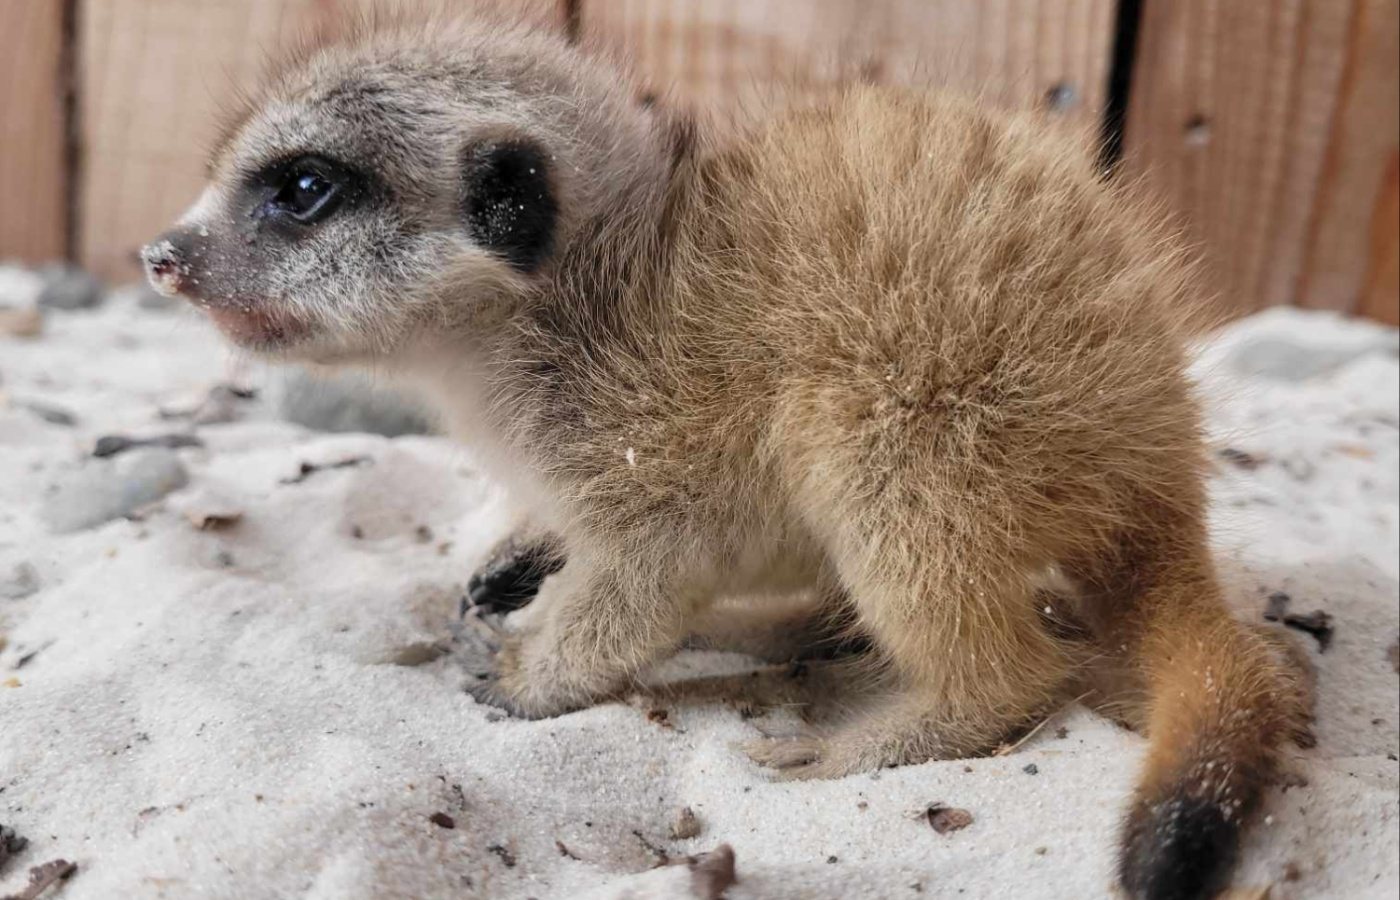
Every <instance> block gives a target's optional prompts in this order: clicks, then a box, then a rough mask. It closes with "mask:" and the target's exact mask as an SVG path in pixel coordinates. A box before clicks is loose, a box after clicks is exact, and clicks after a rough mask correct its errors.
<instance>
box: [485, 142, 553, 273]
mask: <svg viewBox="0 0 1400 900" xmlns="http://www.w3.org/2000/svg"><path fill="white" fill-rule="evenodd" d="M462 189H463V197H462V213H463V215H464V217H465V218H466V222H467V229H468V230H469V231H470V232H471V236H472V238H473V239H474V240H476V241H477V242H478V243H480V244H481V245H482V246H483V247H485V248H486V249H487V250H489V251H491V252H492V253H495V254H497V255H499V256H501V257H502V258H504V259H505V260H506V262H508V263H510V264H511V265H512V266H514V267H515V268H516V269H518V270H520V271H522V272H532V271H534V270H535V269H537V268H539V266H540V264H541V263H543V262H544V261H545V260H546V259H547V258H548V257H549V254H550V252H551V251H553V249H554V232H555V228H556V225H557V222H558V218H559V204H558V201H557V200H556V199H555V196H554V187H553V185H552V183H551V181H550V171H549V168H548V163H547V160H546V157H545V154H544V152H543V151H542V150H541V149H540V147H539V146H538V145H536V144H534V143H532V142H530V141H528V140H522V139H515V138H512V139H506V140H499V141H486V142H482V143H477V144H473V145H472V146H470V147H468V148H467V149H466V151H465V153H463V159H462Z"/></svg>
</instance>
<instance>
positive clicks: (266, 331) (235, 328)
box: [199, 303, 311, 348]
mask: <svg viewBox="0 0 1400 900" xmlns="http://www.w3.org/2000/svg"><path fill="white" fill-rule="evenodd" d="M199 306H200V307H201V308H202V309H203V310H204V313H205V314H206V315H207V316H209V318H210V320H211V321H213V323H214V325H215V326H217V327H218V329H219V330H220V331H221V332H223V333H224V335H225V336H226V337H228V338H229V339H230V340H232V341H234V342H235V343H237V344H241V345H243V346H247V347H254V348H273V347H283V346H286V345H287V344H291V343H293V342H295V341H297V340H299V339H301V338H304V337H306V336H307V335H308V334H309V333H310V330H311V329H310V326H308V325H307V324H306V323H305V322H303V321H301V320H299V319H297V318H294V317H292V316H290V315H287V314H285V313H280V312H275V311H272V310H267V309H260V308H258V307H255V306H242V305H239V306H215V305H212V304H202V303H201V304H199Z"/></svg>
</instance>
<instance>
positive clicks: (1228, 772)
mask: <svg viewBox="0 0 1400 900" xmlns="http://www.w3.org/2000/svg"><path fill="white" fill-rule="evenodd" d="M1141 599H1142V601H1143V605H1142V608H1141V610H1140V612H1141V614H1142V615H1143V620H1142V630H1141V632H1140V634H1141V640H1140V644H1139V646H1138V648H1137V650H1138V653H1139V657H1140V659H1139V661H1140V663H1141V665H1142V666H1143V668H1144V670H1145V674H1146V679H1147V685H1148V689H1149V697H1148V701H1147V704H1148V706H1147V727H1148V734H1149V737H1150V740H1151V744H1150V748H1149V751H1148V756H1147V761H1146V765H1145V771H1144V772H1143V774H1142V776H1141V778H1140V780H1139V783H1138V786H1137V790H1136V793H1135V795H1134V798H1133V803H1132V807H1131V809H1130V811H1129V814H1128V817H1127V821H1126V822H1125V825H1124V830H1123V838H1122V850H1121V857H1120V861H1119V876H1120V878H1121V880H1122V883H1123V886H1124V887H1125V888H1126V889H1127V891H1128V894H1129V896H1131V897H1133V898H1140V900H1176V898H1180V900H1188V898H1205V897H1213V896H1215V895H1216V894H1217V893H1218V892H1219V891H1220V890H1221V889H1222V888H1223V887H1224V886H1225V884H1226V881H1227V879H1228V878H1229V874H1230V870H1231V869H1232V868H1233V865H1234V862H1235V857H1236V855H1237V853H1238V850H1239V843H1240V833H1241V830H1242V828H1243V827H1244V826H1245V825H1246V824H1247V823H1248V821H1249V818H1250V816H1251V814H1252V813H1253V812H1254V811H1255V809H1256V808H1257V807H1258V804H1259V800H1260V797H1261V795H1262V793H1263V790H1264V788H1265V787H1266V786H1267V785H1268V784H1269V783H1270V782H1271V781H1272V780H1273V779H1274V777H1275V774H1276V769H1277V765H1278V753H1279V745H1280V743H1281V742H1282V741H1283V739H1285V738H1292V739H1293V740H1294V741H1295V742H1297V743H1298V744H1300V745H1303V744H1305V743H1307V742H1310V740H1311V734H1310V732H1309V731H1308V720H1309V711H1310V709H1311V701H1310V687H1309V679H1308V677H1307V673H1306V671H1304V670H1303V669H1301V668H1300V667H1299V665H1298V663H1299V658H1298V657H1297V656H1296V655H1293V654H1291V653H1290V651H1289V647H1288V645H1287V644H1286V642H1284V641H1281V640H1279V639H1278V638H1277V637H1275V636H1272V635H1269V634H1265V633H1262V632H1260V631H1255V630H1251V629H1249V628H1248V627H1246V626H1245V625H1243V624H1241V623H1239V622H1237V621H1235V620H1234V619H1233V618H1231V616H1230V615H1229V613H1228V612H1227V611H1226V609H1225V607H1224V605H1223V603H1222V602H1221V600H1220V599H1219V596H1218V589H1217V588H1216V586H1215V584H1214V581H1213V579H1212V578H1210V577H1184V578H1180V579H1178V580H1172V581H1168V582H1167V583H1166V584H1164V585H1163V586H1161V587H1159V588H1157V589H1153V590H1148V591H1147V592H1145V593H1144V594H1143V596H1142V598H1141Z"/></svg>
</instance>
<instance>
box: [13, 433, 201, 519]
mask: <svg viewBox="0 0 1400 900" xmlns="http://www.w3.org/2000/svg"><path fill="white" fill-rule="evenodd" d="M188 483H189V473H188V472H186V471H185V466H184V464H183V463H181V462H180V457H179V456H178V455H177V454H176V453H175V451H174V450H168V449H165V448H150V449H142V450H138V451H133V452H131V453H126V454H123V455H122V456H120V457H118V458H117V459H115V460H90V461H89V462H88V463H87V464H86V465H85V466H84V467H83V468H82V469H80V470H78V471H77V472H74V473H73V474H72V475H71V477H69V479H68V480H67V481H65V482H63V483H61V484H59V485H58V489H57V490H56V491H55V492H54V493H53V494H52V495H50V496H49V497H47V498H45V500H44V503H43V506H42V507H41V509H40V513H39V514H40V517H41V518H42V519H43V520H44V522H45V523H47V524H48V526H49V528H50V529H51V530H52V531H54V532H56V533H59V534H65V533H68V532H73V531H82V530H83V529H86V528H92V527H94V526H96V525H101V524H102V523H103V522H110V521H111V520H113V519H119V518H121V517H123V516H127V515H130V514H132V513H134V512H136V510H138V509H140V508H141V507H143V506H145V505H147V504H149V503H154V502H155V501H157V500H159V499H160V498H162V497H164V496H165V495H166V494H169V493H171V492H172V491H177V490H179V489H180V488H182V487H184V486H185V485H186V484H188Z"/></svg>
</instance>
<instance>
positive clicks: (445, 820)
mask: <svg viewBox="0 0 1400 900" xmlns="http://www.w3.org/2000/svg"><path fill="white" fill-rule="evenodd" d="M428 821H429V822H432V823H433V824H434V825H436V826H437V827H439V828H447V829H453V828H456V827H457V821H456V820H455V819H453V818H452V817H451V816H449V815H448V814H447V813H444V812H435V813H433V814H432V815H431V816H428Z"/></svg>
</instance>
